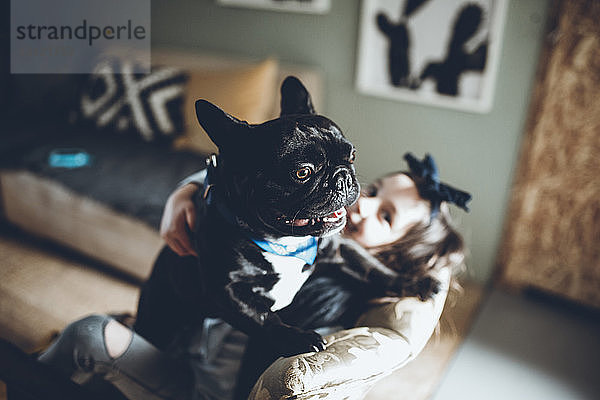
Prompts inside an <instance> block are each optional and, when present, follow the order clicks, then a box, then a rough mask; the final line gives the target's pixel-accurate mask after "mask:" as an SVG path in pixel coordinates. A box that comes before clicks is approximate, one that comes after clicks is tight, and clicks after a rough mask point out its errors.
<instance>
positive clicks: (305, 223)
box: [293, 218, 310, 226]
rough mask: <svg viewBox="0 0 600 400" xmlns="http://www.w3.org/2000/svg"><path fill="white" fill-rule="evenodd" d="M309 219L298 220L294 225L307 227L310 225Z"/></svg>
mask: <svg viewBox="0 0 600 400" xmlns="http://www.w3.org/2000/svg"><path fill="white" fill-rule="evenodd" d="M309 221H310V220H309V219H302V218H298V219H295V220H294V223H293V225H294V226H306V225H308V223H309Z"/></svg>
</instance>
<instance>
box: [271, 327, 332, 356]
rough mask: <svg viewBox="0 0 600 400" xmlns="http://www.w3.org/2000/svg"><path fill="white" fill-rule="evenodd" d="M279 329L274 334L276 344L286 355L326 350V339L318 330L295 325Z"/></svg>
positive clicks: (282, 353) (281, 352)
mask: <svg viewBox="0 0 600 400" xmlns="http://www.w3.org/2000/svg"><path fill="white" fill-rule="evenodd" d="M277 331H278V332H277V333H276V334H275V335H274V336H273V341H274V345H275V346H276V347H277V348H278V349H279V353H280V354H281V355H283V356H285V357H289V356H293V355H296V354H302V353H311V352H317V351H321V350H325V340H323V337H322V336H321V335H319V334H318V333H317V332H314V331H304V330H301V329H298V328H295V327H285V329H278V330H277Z"/></svg>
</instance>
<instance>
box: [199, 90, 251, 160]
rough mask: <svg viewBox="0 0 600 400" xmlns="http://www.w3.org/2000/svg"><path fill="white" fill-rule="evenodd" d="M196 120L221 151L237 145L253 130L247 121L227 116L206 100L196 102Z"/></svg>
mask: <svg viewBox="0 0 600 400" xmlns="http://www.w3.org/2000/svg"><path fill="white" fill-rule="evenodd" d="M196 118H198V122H199V123H200V125H202V128H204V130H205V131H206V133H207V134H208V136H209V137H210V139H211V140H212V141H213V143H214V144H216V145H217V147H218V148H219V150H223V149H224V148H227V147H228V146H229V145H230V144H234V143H237V142H238V141H239V139H241V138H242V137H244V136H245V135H247V134H249V132H250V130H251V129H252V128H251V126H250V125H249V124H248V123H247V122H246V121H241V120H239V119H237V118H235V117H234V116H232V115H229V114H227V113H226V112H225V111H223V110H221V109H220V108H219V107H217V106H215V105H214V104H212V103H211V102H209V101H206V100H197V101H196Z"/></svg>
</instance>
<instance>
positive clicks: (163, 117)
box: [79, 58, 187, 142]
mask: <svg viewBox="0 0 600 400" xmlns="http://www.w3.org/2000/svg"><path fill="white" fill-rule="evenodd" d="M135 65H136V64H135V62H134V61H131V60H124V59H119V58H107V59H104V60H102V61H100V62H99V63H98V65H97V66H96V68H95V70H94V72H93V73H92V74H91V75H90V79H89V81H88V82H87V84H86V85H84V87H83V91H82V92H83V93H82V96H81V102H80V107H79V116H80V120H81V121H83V122H88V123H89V124H91V125H92V126H95V127H96V128H99V129H101V130H105V132H110V133H112V132H118V133H123V132H128V133H130V134H135V135H139V136H140V137H141V138H142V139H143V140H145V141H160V142H170V141H171V140H172V139H174V138H175V136H176V135H178V134H180V133H182V132H183V129H184V128H183V127H184V122H183V100H184V93H185V91H186V81H187V73H186V72H184V71H183V70H181V69H179V68H176V67H171V66H156V65H154V66H152V70H151V71H150V72H149V73H147V74H138V73H135V70H136V69H135Z"/></svg>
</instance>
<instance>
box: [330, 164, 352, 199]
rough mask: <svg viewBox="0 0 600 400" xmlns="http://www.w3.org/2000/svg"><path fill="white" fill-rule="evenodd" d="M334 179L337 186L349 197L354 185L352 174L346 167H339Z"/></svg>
mask: <svg viewBox="0 0 600 400" xmlns="http://www.w3.org/2000/svg"><path fill="white" fill-rule="evenodd" d="M333 181H334V182H335V188H336V189H337V190H338V191H339V192H340V193H343V194H345V195H346V197H348V194H349V192H350V188H351V187H352V175H351V174H350V172H349V171H348V170H346V169H339V170H338V171H336V172H335V174H333Z"/></svg>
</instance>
